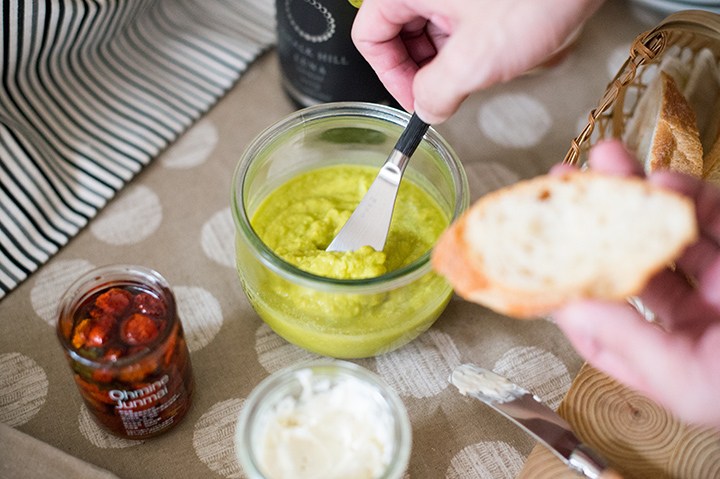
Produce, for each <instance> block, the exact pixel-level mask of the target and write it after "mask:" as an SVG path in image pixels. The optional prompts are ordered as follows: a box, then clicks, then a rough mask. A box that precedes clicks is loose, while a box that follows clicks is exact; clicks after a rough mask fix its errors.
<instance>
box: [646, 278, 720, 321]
mask: <svg viewBox="0 0 720 479" xmlns="http://www.w3.org/2000/svg"><path fill="white" fill-rule="evenodd" d="M640 298H641V299H642V301H643V303H644V305H645V306H647V307H648V308H650V310H651V311H652V312H653V313H655V315H656V316H657V318H658V322H659V323H660V324H662V326H663V327H664V328H665V329H667V330H669V331H672V332H684V333H687V334H695V333H701V332H702V331H704V330H705V328H707V327H708V326H709V325H710V324H712V323H716V322H718V317H719V316H718V311H717V310H716V309H715V308H714V306H713V305H712V304H711V303H709V302H708V301H707V300H706V299H705V298H704V295H703V294H702V293H701V292H700V291H698V290H696V289H695V288H694V287H693V286H692V285H691V284H690V283H688V280H687V279H686V276H685V275H684V274H683V273H682V272H680V271H677V270H676V271H671V270H670V269H666V270H664V271H662V272H661V273H659V274H657V275H655V276H654V277H653V278H652V279H651V280H650V281H649V282H648V284H647V285H646V287H645V289H644V290H643V292H642V293H641V294H640Z"/></svg>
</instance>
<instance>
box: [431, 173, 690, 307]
mask: <svg viewBox="0 0 720 479" xmlns="http://www.w3.org/2000/svg"><path fill="white" fill-rule="evenodd" d="M697 234H698V233H697V224H696V220H695V211H694V206H693V204H692V202H691V201H690V200H689V199H687V198H685V197H683V196H681V195H679V194H677V193H674V192H671V191H669V190H665V189H661V188H659V187H655V186H652V185H651V184H649V183H647V182H645V181H643V180H641V179H639V178H623V177H617V176H609V175H603V174H600V173H597V172H592V171H586V172H572V173H567V174H565V175H562V176H551V175H545V176H539V177H537V178H535V179H531V180H526V181H522V182H519V183H516V184H514V185H511V186H508V187H506V188H503V189H500V190H497V191H495V192H493V193H490V194H488V195H486V196H484V197H482V198H481V199H480V200H478V201H477V202H476V203H475V204H473V206H472V207H471V208H470V209H469V210H468V211H467V212H466V213H465V214H464V215H463V216H461V217H460V218H459V219H458V220H457V221H456V222H454V223H453V224H452V225H451V226H450V228H448V230H447V231H446V232H445V233H444V234H443V235H442V236H441V238H440V240H439V242H438V244H437V245H436V247H435V249H434V250H433V255H432V264H433V267H434V268H435V270H436V271H437V272H439V273H440V274H441V275H443V276H445V277H446V278H447V280H448V281H449V282H450V283H451V284H452V285H453V287H454V288H455V291H456V292H457V293H458V294H459V295H460V296H462V297H464V298H465V299H467V300H470V301H473V302H476V303H479V304H482V305H484V306H486V307H489V308H491V309H493V310H495V311H497V312H499V313H502V314H505V315H508V316H512V317H517V318H533V317H541V316H545V315H548V314H549V313H550V312H551V311H553V310H554V309H556V308H558V307H559V306H561V305H562V304H564V303H566V302H567V301H569V300H573V299H579V298H603V299H611V300H620V299H624V298H627V297H628V296H632V295H635V294H637V293H639V292H640V290H641V289H642V288H643V286H644V285H645V284H646V282H647V281H648V279H649V278H650V277H651V276H652V275H653V274H655V273H657V272H658V271H659V270H661V269H662V268H663V267H665V266H666V265H668V264H669V263H670V262H671V261H673V259H675V258H676V257H677V256H678V255H679V254H680V253H681V252H682V251H683V250H684V248H685V247H686V246H687V245H688V244H689V243H690V242H692V241H694V240H695V239H696V238H697Z"/></svg>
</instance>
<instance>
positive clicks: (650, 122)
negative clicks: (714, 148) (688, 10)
mask: <svg viewBox="0 0 720 479" xmlns="http://www.w3.org/2000/svg"><path fill="white" fill-rule="evenodd" d="M633 117H634V118H633V120H632V121H631V122H630V124H629V128H628V133H627V136H626V138H625V140H626V142H627V144H628V147H629V148H630V149H631V150H632V151H634V153H635V155H636V156H637V158H638V160H640V161H641V162H642V164H643V165H644V167H645V171H656V170H665V169H670V170H673V171H679V172H681V173H687V174H689V175H693V176H696V177H700V176H702V169H703V150H702V144H701V142H700V133H699V132H698V128H697V119H696V116H695V112H694V111H693V109H692V108H691V106H690V105H689V104H688V101H687V99H686V98H685V96H684V95H683V93H682V92H681V91H680V89H679V88H678V85H677V83H676V81H675V79H674V78H673V76H672V75H670V74H668V73H667V72H665V71H661V72H660V74H659V75H658V76H657V77H656V78H655V79H654V80H653V81H652V82H651V83H650V85H649V86H648V88H647V90H646V91H645V93H644V94H643V97H642V99H641V102H640V103H638V109H637V111H636V112H635V115H633Z"/></svg>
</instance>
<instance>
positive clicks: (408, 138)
mask: <svg viewBox="0 0 720 479" xmlns="http://www.w3.org/2000/svg"><path fill="white" fill-rule="evenodd" d="M428 128H430V125H428V124H427V123H425V122H424V121H422V120H421V119H420V117H419V116H417V115H416V114H415V113H413V114H412V116H411V117H410V121H409V122H408V124H407V126H406V127H405V130H404V131H403V132H402V135H400V138H399V139H398V141H397V143H396V144H395V150H397V151H399V152H400V153H402V154H403V155H405V156H407V157H410V156H412V154H413V153H414V152H415V149H416V148H417V147H418V145H419V144H420V142H421V141H422V139H423V136H424V135H425V132H426V131H428Z"/></svg>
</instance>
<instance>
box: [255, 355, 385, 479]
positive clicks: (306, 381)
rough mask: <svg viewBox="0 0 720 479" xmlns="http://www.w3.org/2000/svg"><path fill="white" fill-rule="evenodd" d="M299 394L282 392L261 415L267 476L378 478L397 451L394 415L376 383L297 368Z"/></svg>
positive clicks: (260, 434) (260, 446) (260, 455)
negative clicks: (315, 374) (321, 375)
mask: <svg viewBox="0 0 720 479" xmlns="http://www.w3.org/2000/svg"><path fill="white" fill-rule="evenodd" d="M296 374H297V377H298V379H299V381H300V383H301V384H302V394H301V395H300V397H284V398H283V399H282V400H280V401H279V402H278V403H277V404H276V405H275V406H274V407H273V408H271V409H270V410H268V411H266V412H265V413H264V414H263V416H262V417H261V418H260V417H259V418H258V431H257V432H258V434H257V435H256V436H255V438H256V439H257V440H258V443H256V444H254V446H253V447H254V449H255V450H256V451H257V457H258V460H259V463H260V464H259V465H260V469H261V470H262V471H263V475H265V476H266V477H267V478H268V479H279V478H293V479H305V478H308V479H374V478H378V477H381V476H382V474H383V473H384V471H385V470H386V468H387V466H388V464H389V463H390V460H391V458H392V455H393V453H394V451H393V448H394V445H393V440H394V427H395V424H394V419H393V416H392V412H391V410H390V408H389V407H388V405H387V402H386V401H385V399H384V398H383V397H382V395H381V394H380V393H379V392H378V391H377V390H376V389H375V388H374V387H373V386H372V385H369V384H367V383H364V382H362V381H360V380H358V379H355V378H353V377H340V378H338V379H337V380H334V381H330V380H328V379H327V378H314V377H313V375H312V371H311V370H308V369H305V370H300V371H298V372H297V373H296Z"/></svg>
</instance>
